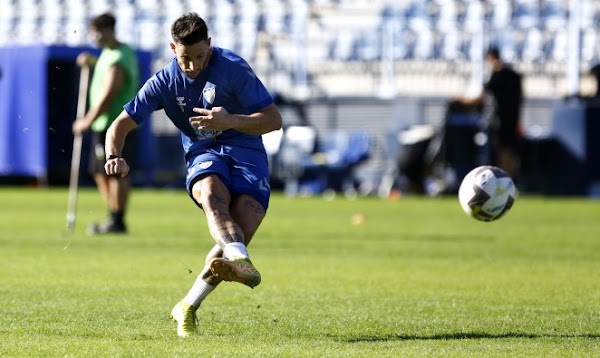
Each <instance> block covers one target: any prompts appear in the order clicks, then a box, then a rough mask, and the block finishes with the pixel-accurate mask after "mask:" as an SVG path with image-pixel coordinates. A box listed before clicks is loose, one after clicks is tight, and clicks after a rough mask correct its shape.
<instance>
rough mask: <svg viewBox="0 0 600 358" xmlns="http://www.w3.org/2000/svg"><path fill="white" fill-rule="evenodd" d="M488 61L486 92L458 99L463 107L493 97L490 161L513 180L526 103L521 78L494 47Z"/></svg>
mask: <svg viewBox="0 0 600 358" xmlns="http://www.w3.org/2000/svg"><path fill="white" fill-rule="evenodd" d="M486 62H487V63H488V65H489V66H490V67H491V69H492V74H491V76H490V79H489V80H488V81H487V82H486V83H485V84H484V87H483V88H484V91H483V92H481V93H480V94H479V95H478V96H476V97H474V98H459V99H456V100H455V101H456V102H458V103H461V104H463V105H473V106H475V105H480V104H482V103H483V102H484V101H485V97H486V95H491V96H492V97H493V103H494V107H493V112H492V116H491V118H490V122H489V128H488V136H489V144H490V161H491V164H492V165H495V166H498V167H500V168H502V169H504V171H506V173H507V174H508V175H510V176H511V177H512V178H514V177H515V176H516V175H517V171H518V169H519V164H520V159H519V151H518V144H519V136H520V134H519V131H520V120H521V106H522V103H523V87H522V76H521V74H520V73H518V72H517V71H515V70H514V69H513V68H512V67H510V66H509V65H508V64H506V63H504V62H503V61H502V60H501V58H500V51H499V50H498V49H497V48H495V47H492V48H490V49H489V50H488V51H487V53H486Z"/></svg>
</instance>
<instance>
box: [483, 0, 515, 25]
mask: <svg viewBox="0 0 600 358" xmlns="http://www.w3.org/2000/svg"><path fill="white" fill-rule="evenodd" d="M490 8H491V10H490V12H489V16H488V22H489V24H490V25H491V26H490V27H491V28H492V29H494V30H497V31H496V32H501V31H502V30H503V29H507V28H509V27H510V23H511V19H512V5H511V2H510V0H490Z"/></svg>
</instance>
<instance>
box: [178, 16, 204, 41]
mask: <svg viewBox="0 0 600 358" xmlns="http://www.w3.org/2000/svg"><path fill="white" fill-rule="evenodd" d="M171 37H172V38H173V41H175V42H176V43H180V44H182V45H184V46H189V45H192V44H195V43H198V42H200V41H206V40H208V27H207V26H206V22H204V20H203V19H202V18H201V17H200V16H198V14H197V13H195V12H190V13H188V14H185V15H183V16H181V17H180V18H178V19H177V20H175V22H174V23H173V25H172V26H171Z"/></svg>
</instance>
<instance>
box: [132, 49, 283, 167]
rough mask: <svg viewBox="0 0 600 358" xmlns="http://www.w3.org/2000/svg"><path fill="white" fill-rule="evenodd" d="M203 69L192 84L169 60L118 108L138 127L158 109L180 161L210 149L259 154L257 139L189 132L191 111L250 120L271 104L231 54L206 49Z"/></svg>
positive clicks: (227, 133) (260, 145)
mask: <svg viewBox="0 0 600 358" xmlns="http://www.w3.org/2000/svg"><path fill="white" fill-rule="evenodd" d="M212 50H213V51H212V55H211V58H210V61H209V63H208V66H207V67H206V68H205V69H204V70H203V71H202V72H201V73H200V75H199V76H198V77H196V78H195V79H192V78H189V77H187V76H186V74H185V72H183V71H182V70H181V68H180V67H179V65H178V64H177V59H176V58H174V59H173V61H171V63H170V64H168V65H166V66H165V67H164V68H163V69H162V70H160V71H159V72H157V73H156V74H155V75H154V76H152V77H151V78H150V79H149V80H148V81H146V83H145V84H144V86H143V87H142V88H141V89H140V90H139V91H138V93H137V95H136V96H135V98H133V99H132V100H131V101H130V102H129V103H127V104H126V105H125V106H124V107H123V108H124V109H125V111H126V112H127V113H128V114H129V116H131V118H132V119H133V120H134V121H135V122H136V123H138V124H140V123H141V122H143V121H144V120H146V119H147V118H149V117H150V115H151V114H152V112H153V111H155V110H157V109H161V108H163V109H164V110H165V113H166V114H167V116H168V117H169V118H170V119H171V121H172V122H173V124H174V125H175V126H176V127H177V128H179V130H180V131H181V142H182V145H183V149H184V151H185V154H186V157H187V154H188V153H189V152H194V151H195V150H199V149H205V148H208V147H211V146H214V145H232V146H237V147H244V148H252V149H259V150H263V151H264V146H263V142H262V137H261V136H260V135H251V134H245V133H242V132H238V131H236V130H235V129H228V130H225V131H222V132H221V131H201V130H195V129H194V128H193V127H192V126H191V125H190V122H189V118H190V117H194V116H198V115H199V114H198V113H196V112H194V111H192V109H193V108H194V107H202V108H206V109H211V108H212V107H223V108H225V109H226V110H227V111H228V112H229V113H232V114H244V115H248V114H252V113H255V112H257V111H258V110H260V109H262V108H264V107H266V106H268V105H270V104H271V103H273V98H272V97H271V95H270V94H269V92H268V91H267V89H266V88H265V86H264V85H263V84H262V82H261V81H260V80H259V79H258V77H256V75H255V74H254V71H252V69H251V68H250V66H249V65H248V63H246V61H245V60H244V59H243V58H241V57H240V56H238V55H236V54H235V53H233V52H231V51H229V50H226V49H223V48H219V47H215V46H213V47H212Z"/></svg>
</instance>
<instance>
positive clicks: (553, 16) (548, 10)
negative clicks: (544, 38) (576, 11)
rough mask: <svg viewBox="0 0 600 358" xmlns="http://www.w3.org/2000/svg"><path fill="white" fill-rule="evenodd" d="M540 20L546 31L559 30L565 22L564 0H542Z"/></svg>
mask: <svg viewBox="0 0 600 358" xmlns="http://www.w3.org/2000/svg"><path fill="white" fill-rule="evenodd" d="M540 17H541V22H542V24H543V26H544V28H545V29H546V30H547V31H561V30H563V29H564V28H565V26H566V24H567V4H566V0H544V1H542V9H541V14H540Z"/></svg>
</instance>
